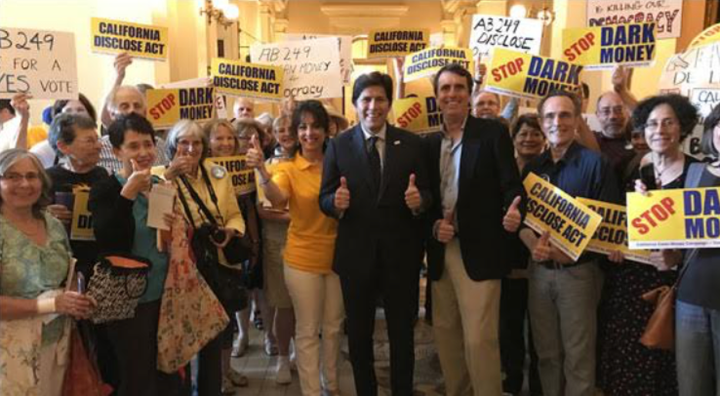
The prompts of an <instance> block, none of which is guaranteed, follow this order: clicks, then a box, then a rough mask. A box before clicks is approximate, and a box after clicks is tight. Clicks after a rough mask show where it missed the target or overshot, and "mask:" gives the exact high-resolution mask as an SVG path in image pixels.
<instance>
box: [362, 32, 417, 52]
mask: <svg viewBox="0 0 720 396" xmlns="http://www.w3.org/2000/svg"><path fill="white" fill-rule="evenodd" d="M428 45H430V31H429V30H427V29H407V30H405V29H381V30H371V31H370V33H369V34H368V44H367V57H368V59H373V58H393V57H398V56H405V55H408V54H412V53H413V52H417V51H420V50H423V49H425V48H427V46H428Z"/></svg>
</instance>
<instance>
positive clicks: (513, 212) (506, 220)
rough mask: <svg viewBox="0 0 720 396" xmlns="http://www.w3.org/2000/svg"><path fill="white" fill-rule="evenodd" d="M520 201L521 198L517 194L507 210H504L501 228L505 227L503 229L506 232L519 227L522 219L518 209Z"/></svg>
mask: <svg viewBox="0 0 720 396" xmlns="http://www.w3.org/2000/svg"><path fill="white" fill-rule="evenodd" d="M520 202H522V198H520V197H519V196H518V197H515V199H514V200H513V201H512V204H510V207H509V208H508V210H507V212H505V217H503V228H505V231H507V232H515V231H517V230H518V228H520V222H521V221H522V216H521V215H520V209H518V207H519V206H520Z"/></svg>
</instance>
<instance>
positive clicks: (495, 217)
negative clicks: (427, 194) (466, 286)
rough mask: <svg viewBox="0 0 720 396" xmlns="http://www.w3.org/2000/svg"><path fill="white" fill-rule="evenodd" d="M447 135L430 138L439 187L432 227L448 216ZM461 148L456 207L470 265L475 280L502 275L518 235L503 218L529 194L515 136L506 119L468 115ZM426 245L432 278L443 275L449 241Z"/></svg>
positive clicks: (432, 165)
mask: <svg viewBox="0 0 720 396" xmlns="http://www.w3.org/2000/svg"><path fill="white" fill-rule="evenodd" d="M442 138H443V135H442V133H436V134H433V135H431V136H428V138H427V140H426V149H427V150H428V153H427V158H428V161H429V162H428V169H429V174H430V182H431V185H432V192H433V206H432V208H431V209H430V211H429V213H428V224H427V225H428V229H429V230H432V226H433V224H434V223H435V221H436V220H438V219H441V218H442V217H443V213H442V200H441V198H440V165H439V164H440V143H441V142H442ZM461 149H462V153H461V158H460V176H459V178H458V184H459V186H458V200H457V206H456V208H455V212H456V215H457V221H458V238H459V239H460V250H461V253H462V258H463V262H464V264H465V270H466V271H467V274H468V276H469V277H470V279H472V280H474V281H481V280H487V279H500V278H502V277H504V276H505V275H507V274H508V272H509V271H510V260H511V258H512V255H511V254H509V249H510V248H511V246H512V245H511V243H510V242H511V236H512V235H511V234H509V233H508V232H506V231H505V229H504V228H503V225H502V220H503V217H504V216H505V212H506V209H507V208H508V207H509V206H510V204H511V203H512V201H513V200H514V199H515V197H517V196H518V195H519V196H522V197H524V196H525V192H524V189H523V187H522V184H521V182H520V173H519V172H518V168H517V163H516V162H515V155H514V153H515V152H514V149H513V145H512V140H511V139H510V134H509V133H508V130H507V128H506V127H505V126H504V125H503V124H501V123H500V122H498V121H496V120H487V119H479V118H474V117H472V116H468V119H467V122H466V123H465V130H464V132H463V137H462V148H461ZM523 200H524V198H523ZM521 207H523V205H521ZM426 246H427V260H428V267H429V275H430V278H431V279H432V280H438V279H440V277H441V275H442V272H443V268H444V265H445V245H444V244H442V243H440V242H438V241H437V240H436V239H435V238H434V237H433V236H431V237H429V238H428V239H427V244H426Z"/></svg>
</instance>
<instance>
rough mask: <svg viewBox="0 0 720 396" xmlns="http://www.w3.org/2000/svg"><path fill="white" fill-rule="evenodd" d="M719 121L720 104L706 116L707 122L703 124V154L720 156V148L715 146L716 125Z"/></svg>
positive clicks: (701, 146) (714, 156) (701, 144)
mask: <svg viewBox="0 0 720 396" xmlns="http://www.w3.org/2000/svg"><path fill="white" fill-rule="evenodd" d="M719 122H720V104H718V105H717V106H715V107H714V108H713V109H712V111H711V112H710V114H709V115H708V116H707V118H705V123H704V124H703V136H702V142H701V143H700V148H701V149H702V152H703V154H705V155H707V156H710V157H713V158H717V157H718V148H717V147H715V142H714V141H713V137H714V136H713V134H714V133H715V126H716V125H718V123H719Z"/></svg>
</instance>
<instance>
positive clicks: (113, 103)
mask: <svg viewBox="0 0 720 396" xmlns="http://www.w3.org/2000/svg"><path fill="white" fill-rule="evenodd" d="M123 89H127V90H130V91H135V92H137V94H138V95H140V100H141V101H142V103H143V107H145V108H147V100H146V99H145V94H143V92H142V91H141V90H140V88H138V87H136V86H134V85H120V86H118V87H115V88H113V89H112V91H110V95H109V96H108V98H109V99H108V104H107V109H108V111H109V112H110V114H115V112H116V111H117V109H118V108H117V106H118V104H117V99H116V98H117V93H118V92H119V91H120V90H123Z"/></svg>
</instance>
